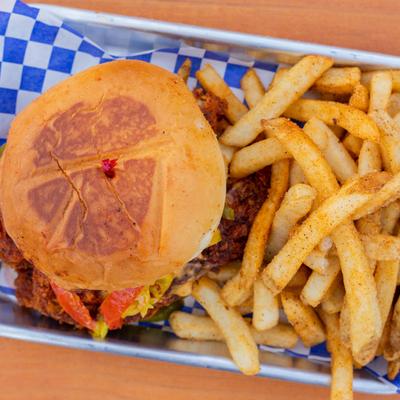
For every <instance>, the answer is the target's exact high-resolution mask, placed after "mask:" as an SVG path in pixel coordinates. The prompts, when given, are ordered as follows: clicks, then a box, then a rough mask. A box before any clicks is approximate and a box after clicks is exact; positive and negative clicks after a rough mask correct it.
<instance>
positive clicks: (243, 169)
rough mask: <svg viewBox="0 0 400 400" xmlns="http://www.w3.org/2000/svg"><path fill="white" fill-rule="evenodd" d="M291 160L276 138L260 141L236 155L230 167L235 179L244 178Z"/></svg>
mask: <svg viewBox="0 0 400 400" xmlns="http://www.w3.org/2000/svg"><path fill="white" fill-rule="evenodd" d="M285 158H290V154H289V153H288V152H287V151H286V150H285V148H284V147H283V146H282V145H281V144H280V143H279V140H277V139H275V138H269V139H264V140H260V141H259V142H256V143H253V144H251V145H249V146H247V147H243V148H242V149H240V150H239V151H237V152H236V153H235V155H234V156H233V158H232V162H231V166H230V174H231V176H232V177H233V178H244V177H245V176H247V175H250V174H252V173H253V172H256V171H258V170H260V169H262V168H264V167H266V166H267V165H271V164H273V163H275V162H277V161H280V160H283V159H285Z"/></svg>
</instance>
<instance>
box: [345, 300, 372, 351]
mask: <svg viewBox="0 0 400 400" xmlns="http://www.w3.org/2000/svg"><path fill="white" fill-rule="evenodd" d="M350 318H351V317H350V309H349V304H348V302H347V299H346V296H345V297H344V301H343V307H342V310H341V311H340V339H341V341H342V343H343V346H344V347H347V348H348V349H351V348H352V345H351V328H350V325H351V319H350ZM375 343H377V341H376V342H375Z"/></svg>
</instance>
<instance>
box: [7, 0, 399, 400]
mask: <svg viewBox="0 0 400 400" xmlns="http://www.w3.org/2000/svg"><path fill="white" fill-rule="evenodd" d="M41 2H42V3H44V2H57V4H59V5H65V6H73V7H80V6H81V7H82V6H83V7H85V8H88V9H92V10H96V11H107V12H114V13H120V14H127V15H136V16H143V17H150V18H157V19H164V20H168V21H176V22H185V23H191V24H196V25H204V26H210V27H217V28H223V29H231V30H238V31H242V32H252V33H258V34H264V35H272V36H278V37H286V38H292V39H299V40H306V41H310V42H318V43H324V44H334V45H338V46H347V47H353V48H359V49H365V50H371V51H381V52H386V53H392V54H400V46H399V45H398V37H399V36H400V24H399V12H400V2H398V0H385V1H383V0H353V1H352V2H349V1H343V0H342V1H341V0H330V1H329V2H327V1H325V0H308V1H299V0H286V1H282V0H226V1H218V0H197V1H196V0H175V1H173V0H135V1H133V0H86V1H85V2H82V1H79V0H58V1H56V0H53V1H51V0H50V1H47V0H41ZM0 354H1V359H2V360H7V367H6V368H5V367H3V368H2V371H1V373H0V390H1V392H0V393H1V395H0V398H4V399H7V400H13V399H16V400H21V399H30V400H50V399H57V400H64V399H74V400H79V399H85V400H91V399H93V400H122V399H129V400H139V399H140V400H142V399H149V400H152V399H156V398H158V399H174V400H180V399H185V400H197V399H199V400H200V399H202V400H204V399H207V400H217V399H218V400H225V399H230V400H239V399H240V400H242V399H246V400H247V399H251V400H258V399H274V400H281V399H282V400H283V399H287V398H290V399H291V400H302V399H313V400H319V399H327V398H328V390H327V389H324V388H319V387H313V386H305V385H298V384H294V383H287V382H281V381H273V380H270V379H262V378H255V377H245V376H242V375H238V374H230V373H226V372H220V371H212V370H206V369H199V368H190V367H184V366H179V365H171V364H166V363H160V362H154V361H147V360H138V359H132V358H127V357H121V356H115V355H109V354H100V353H90V352H84V351H77V350H67V349H62V348H56V347H50V346H43V345H37V344H30V343H24V342H20V341H14V340H6V339H2V340H0ZM356 398H357V399H360V400H361V399H364V400H367V399H371V400H372V399H373V398H376V397H375V396H365V395H357V396H356ZM385 398H386V399H395V398H397V396H396V397H395V396H390V397H385Z"/></svg>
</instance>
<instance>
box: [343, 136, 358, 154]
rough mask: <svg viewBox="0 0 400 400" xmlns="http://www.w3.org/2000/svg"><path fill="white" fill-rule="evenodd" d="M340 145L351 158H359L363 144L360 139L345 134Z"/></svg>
mask: <svg viewBox="0 0 400 400" xmlns="http://www.w3.org/2000/svg"><path fill="white" fill-rule="evenodd" d="M342 143H343V146H344V147H345V148H346V149H347V151H348V152H349V153H350V154H352V155H353V157H355V158H357V157H358V156H359V154H360V151H361V147H362V144H363V140H362V139H360V138H358V137H356V136H354V135H351V134H347V135H346V137H345V138H344V139H343V141H342Z"/></svg>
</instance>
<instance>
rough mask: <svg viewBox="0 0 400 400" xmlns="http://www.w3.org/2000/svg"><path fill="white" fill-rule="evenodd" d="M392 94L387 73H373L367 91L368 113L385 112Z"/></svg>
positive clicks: (390, 79)
mask: <svg viewBox="0 0 400 400" xmlns="http://www.w3.org/2000/svg"><path fill="white" fill-rule="evenodd" d="M391 93H392V75H391V73H390V72H389V71H378V72H375V73H374V74H373V76H372V78H371V83H370V89H369V109H368V112H369V113H373V112H374V111H378V110H386V107H387V106H388V104H389V99H390V94H391Z"/></svg>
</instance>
